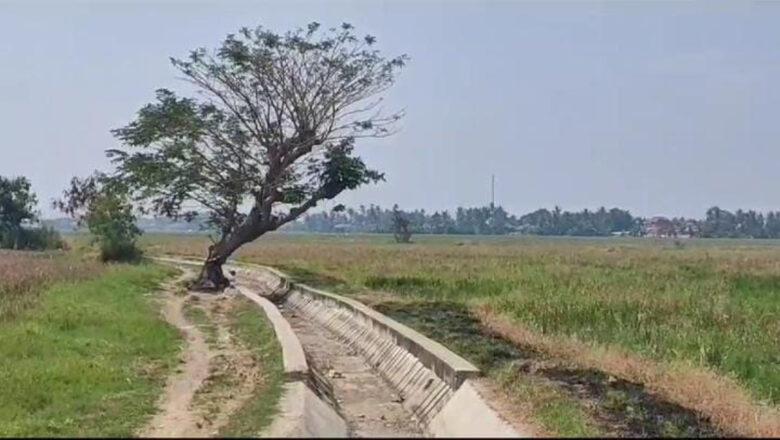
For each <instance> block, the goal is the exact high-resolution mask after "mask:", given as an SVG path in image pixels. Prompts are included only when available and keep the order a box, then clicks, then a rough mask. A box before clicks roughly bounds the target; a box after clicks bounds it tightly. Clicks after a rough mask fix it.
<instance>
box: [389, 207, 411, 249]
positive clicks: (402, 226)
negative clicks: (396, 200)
mask: <svg viewBox="0 0 780 440" xmlns="http://www.w3.org/2000/svg"><path fill="white" fill-rule="evenodd" d="M393 238H395V242H396V243H409V242H410V241H411V240H412V233H411V232H410V231H409V219H407V218H406V217H404V215H403V213H401V211H400V210H399V209H398V205H394V206H393Z"/></svg>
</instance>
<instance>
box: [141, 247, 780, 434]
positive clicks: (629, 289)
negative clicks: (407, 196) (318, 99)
mask: <svg viewBox="0 0 780 440" xmlns="http://www.w3.org/2000/svg"><path fill="white" fill-rule="evenodd" d="M144 240H145V243H146V245H147V247H148V250H149V251H150V252H152V253H176V254H180V255H189V256H195V257H202V256H203V255H204V253H205V249H206V246H207V245H208V239H207V238H206V237H205V236H170V235H149V236H147V237H146V238H145V239H144ZM414 241H415V243H413V244H409V245H399V244H395V243H393V242H392V238H391V237H389V236H381V235H371V236H369V235H365V236H361V235H356V236H339V235H320V236H306V235H293V234H274V235H268V236H266V237H263V238H261V239H259V240H258V241H256V242H255V243H252V244H250V245H248V246H245V248H243V249H241V250H240V251H239V252H238V254H237V255H236V258H238V259H241V260H243V261H248V262H254V263H260V264H266V265H271V266H275V267H277V268H279V269H281V270H283V271H286V272H287V273H289V274H290V275H293V276H294V277H296V278H298V279H299V280H300V281H303V282H306V283H309V284H314V285H317V286H319V287H323V288H328V289H331V290H334V291H338V292H340V293H344V294H348V295H353V296H357V297H359V298H360V299H363V300H365V301H369V302H371V301H373V302H374V303H376V304H381V303H382V302H394V303H398V302H401V303H402V304H405V305H406V307H409V308H414V307H417V306H419V305H422V304H428V303H452V304H463V305H466V306H467V307H468V308H469V309H471V310H476V311H479V314H480V316H482V317H483V318H484V319H488V318H485V317H491V316H492V317H495V318H496V319H493V318H489V321H490V322H487V321H486V322H485V324H486V326H487V327H490V326H491V324H492V322H494V321H496V320H502V322H503V321H505V322H508V323H509V325H510V326H512V327H513V328H512V330H517V331H518V332H521V333H522V332H525V333H523V334H530V335H533V337H528V338H526V340H530V339H534V338H537V339H538V338H547V340H550V338H552V340H555V341H559V342H560V343H561V344H564V342H565V343H575V344H577V345H579V346H581V347H587V349H588V350H590V351H591V352H596V351H597V350H612V351H615V352H618V353H621V354H624V355H625V356H628V357H629V358H630V360H631V361H632V362H633V360H637V362H640V361H641V362H645V361H648V362H650V364H651V365H659V366H660V367H659V368H660V370H661V371H666V370H668V369H670V368H683V367H684V368H691V369H693V370H695V371H701V372H703V373H702V374H710V373H712V375H711V376H713V377H714V379H713V380H714V381H721V380H722V382H723V383H724V384H726V385H724V387H725V388H723V387H721V388H723V389H728V390H730V389H731V388H733V387H731V385H732V384H736V386H737V387H738V388H739V389H740V390H744V392H745V395H746V396H747V397H746V399H747V400H749V401H750V402H751V403H750V404H751V405H755V406H756V407H762V408H765V409H766V408H769V412H768V413H765V415H766V414H768V416H766V417H768V418H769V419H771V420H769V421H768V422H767V423H769V424H770V425H772V426H775V427H776V426H780V425H778V420H776V419H775V417H776V416H777V412H776V410H777V408H778V405H780V243H778V242H775V241H771V240H764V241H762V240H681V241H674V240H653V239H623V238H611V239H560V238H531V237H469V236H415V237H414ZM496 322H497V321H496ZM556 338H557V339H556ZM521 342H522V341H521ZM553 345H554V344H553ZM564 345H565V344H564ZM537 348H538V347H537ZM605 359H606V357H605ZM599 362H601V361H599ZM605 362H606V361H605ZM628 362H629V361H628V360H627V361H626V363H627V364H628ZM599 367H600V368H603V369H608V368H611V367H610V365H607V364H604V363H602V364H601V365H599ZM621 368H623V367H615V368H613V369H614V370H615V371H618V372H619V371H620V369H621ZM664 369H666V370H664ZM643 374H644V373H643ZM644 376H645V379H644V380H648V381H650V380H651V379H648V378H649V377H650V376H651V375H649V373H648V374H644ZM679 377H686V376H684V375H682V376H679ZM707 377H710V376H707ZM634 379H637V378H634ZM637 380H638V379H637ZM651 385H652V384H651ZM668 385H669V384H663V383H659V384H656V388H658V389H662V390H663V389H666V388H669V386H668ZM678 385H679V388H681V389H679V390H678V391H676V392H675V391H674V390H672V391H669V390H666V391H665V392H667V394H669V395H671V396H672V397H675V395H676V398H679V399H680V400H685V399H686V397H685V396H684V394H685V393H687V392H689V391H690V389H689V388H690V386H684V385H685V384H684V383H680V384H678ZM718 386H720V385H718ZM718 386H714V387H715V388H714V389H717V390H720V388H718ZM729 387H731V388H729ZM729 392H730V391H729ZM714 393H715V394H719V395H724V396H725V395H727V394H728V395H729V396H732V397H733V393H732V394H729V393H726V392H721V391H714ZM694 394H695V393H694ZM730 399H731V398H730ZM716 400H717V399H716ZM731 400H733V399H731ZM713 405H714V404H713ZM713 405H711V407H712V408H710V409H711V410H712V411H714V412H717V411H731V409H728V408H727V409H723V408H721V407H720V406H718V405H714V406H713ZM733 405H737V406H738V405H739V404H737V403H734V404H733ZM733 405H732V406H733ZM721 406H723V405H721ZM718 408H720V409H718ZM714 416H715V417H716V418H717V417H718V414H714ZM729 417H731V416H729ZM735 417H736V418H744V417H743V416H742V415H740V416H733V417H732V419H733V418H735ZM727 419H728V417H727ZM729 420H730V419H729ZM743 422H744V423H751V422H745V421H744V420H743ZM734 423H737V422H734ZM772 429H774V428H772ZM740 432H745V431H744V430H743V431H740ZM764 432H766V431H764Z"/></svg>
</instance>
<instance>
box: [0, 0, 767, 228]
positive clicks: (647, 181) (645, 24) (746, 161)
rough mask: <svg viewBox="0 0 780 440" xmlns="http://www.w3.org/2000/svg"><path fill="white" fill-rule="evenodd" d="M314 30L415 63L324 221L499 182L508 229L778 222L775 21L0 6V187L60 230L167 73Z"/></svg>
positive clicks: (476, 197)
mask: <svg viewBox="0 0 780 440" xmlns="http://www.w3.org/2000/svg"><path fill="white" fill-rule="evenodd" d="M311 21H317V22H320V23H322V24H323V25H325V26H326V27H330V26H336V25H339V24H341V23H342V22H349V23H351V24H353V25H354V26H355V27H356V30H357V32H358V33H361V34H362V33H367V34H372V35H375V36H376V37H377V39H378V42H377V46H376V47H378V48H379V49H380V50H381V51H382V52H383V53H384V54H386V55H388V56H394V55H399V54H407V55H408V56H409V57H410V58H411V60H410V62H409V64H408V65H407V67H406V68H405V69H404V70H403V71H402V72H401V74H400V76H399V78H398V81H397V83H396V84H395V85H394V86H393V88H391V89H390V90H389V91H388V92H387V94H386V108H387V109H388V110H397V109H403V110H404V111H405V117H404V119H403V120H402V122H401V125H400V131H399V132H398V133H397V134H396V135H394V136H392V137H389V138H385V139H381V140H369V141H366V142H364V143H362V144H358V145H359V146H358V151H359V153H360V155H361V156H362V157H363V158H364V159H365V160H366V162H367V163H368V164H369V165H370V166H371V167H373V168H376V169H379V170H381V171H384V172H385V173H386V182H383V183H380V184H377V185H372V186H368V187H363V188H361V189H358V190H356V191H353V192H350V193H344V194H342V195H341V196H339V198H337V199H336V200H335V201H332V202H329V203H328V204H327V205H325V207H326V208H329V207H332V205H335V204H336V203H344V204H346V205H347V206H357V205H359V204H366V205H368V204H370V203H374V204H379V205H382V206H387V207H390V206H392V204H394V203H398V204H399V205H400V206H401V207H402V208H405V209H415V208H425V209H426V210H428V211H433V210H441V209H450V210H452V209H454V208H455V207H457V206H482V205H485V204H486V203H489V201H490V176H491V174H494V175H495V182H496V184H495V188H496V189H495V198H496V203H498V204H501V205H503V206H504V207H505V208H506V209H507V210H509V211H510V212H512V213H516V214H522V213H525V212H528V211H531V210H535V209H537V208H540V207H547V208H552V207H553V206H555V205H558V206H561V207H562V208H563V209H568V210H580V209H583V208H598V207H599V206H602V205H604V206H607V207H612V206H618V207H622V208H625V209H629V210H630V211H631V212H632V213H633V214H635V215H642V216H653V215H667V216H678V215H684V216H694V217H702V216H703V215H704V212H705V210H706V209H707V208H708V207H710V206H713V205H718V206H721V207H722V208H726V209H736V208H750V209H757V210H762V211H766V210H780V173H778V168H779V167H780V145H779V144H778V141H779V140H780V112H778V105H779V104H780V49H778V48H780V26H778V23H780V2H774V3H771V2H748V1H733V2H717V1H702V2H690V1H686V2H672V1H657V2H650V1H647V2H640V1H624V2H595V1H569V2H523V1H479V2H477V1H473V2H467V1H432V0H430V1H418V2H413V1H370V0H361V1H357V0H355V1H343V0H342V1H327V2H326V1H323V0H317V1H315V0H310V1H300V0H288V1H283V2H270V1H268V2H266V1H251V2H250V1H243V2H238V1H234V2H231V1H219V2H218V1H174V0H168V1H157V2H151V1H137V2H128V1H124V2H120V1H108V0H107V1H101V2H97V1H91V2H89V1H67V0H63V1H58V2H41V1H30V0H28V1H9V0H0V134H1V135H2V138H0V175H3V176H14V175H25V176H28V177H29V178H30V179H31V181H32V183H33V188H34V190H35V191H36V192H37V194H38V198H39V200H40V209H41V211H42V212H43V214H44V216H53V215H57V214H56V212H55V211H53V210H52V209H51V208H50V201H51V199H52V198H54V197H57V196H59V194H60V193H61V191H62V190H63V189H64V188H65V186H66V185H67V183H68V182H69V180H70V178H71V177H72V176H76V175H78V176H84V175H87V174H89V173H91V172H92V171H93V170H95V169H101V170H107V169H109V163H108V161H107V159H106V158H105V155H104V151H105V150H106V149H108V148H114V147H116V146H117V145H118V143H117V141H116V140H115V139H114V138H113V137H112V135H111V134H110V132H109V130H111V129H112V128H117V127H121V126H123V125H126V124H127V123H129V122H130V121H131V120H132V119H133V117H134V115H135V113H136V111H137V110H138V109H139V108H140V107H141V106H143V105H144V104H146V103H148V102H151V101H152V100H153V99H154V91H155V90H156V89H158V88H162V87H165V88H170V89H173V90H179V91H185V92H186V90H187V87H186V86H185V84H184V82H183V81H182V80H181V79H179V78H178V77H177V72H176V71H175V69H174V68H173V67H172V66H171V65H170V63H169V61H168V60H169V57H171V56H173V57H184V56H186V55H187V54H188V52H189V51H190V50H191V49H194V48H196V47H208V48H211V47H215V46H216V45H217V44H218V43H219V42H221V41H222V39H223V38H224V37H225V36H226V35H227V34H228V33H231V32H235V31H236V30H238V29H239V28H240V27H243V26H249V27H254V26H256V25H262V26H264V27H267V28H270V29H273V30H276V31H286V30H288V29H293V28H295V27H304V26H305V25H306V24H307V23H309V22H311ZM320 206H322V205H320Z"/></svg>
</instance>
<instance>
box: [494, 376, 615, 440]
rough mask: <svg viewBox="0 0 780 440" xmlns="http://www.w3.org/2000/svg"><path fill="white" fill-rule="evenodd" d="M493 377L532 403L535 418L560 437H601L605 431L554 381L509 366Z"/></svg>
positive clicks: (517, 397)
mask: <svg viewBox="0 0 780 440" xmlns="http://www.w3.org/2000/svg"><path fill="white" fill-rule="evenodd" d="M490 377H492V378H493V379H495V380H496V382H497V383H498V384H499V385H500V386H501V387H502V388H503V389H504V391H506V392H507V393H508V394H509V395H510V396H512V398H514V399H517V400H518V401H519V402H522V404H523V405H525V406H527V407H529V409H530V411H531V413H532V414H533V416H534V420H535V421H536V422H537V423H539V424H541V425H542V427H543V428H545V429H546V430H547V431H548V432H552V433H555V435H556V436H558V437H598V436H603V435H604V433H603V432H602V431H600V430H599V428H598V427H596V426H594V425H593V424H592V423H591V422H590V418H589V416H588V414H587V412H586V411H585V410H584V409H583V408H582V406H581V405H580V404H579V403H578V402H577V401H576V400H573V399H572V398H571V397H570V396H569V395H567V394H566V393H565V392H564V391H563V390H561V389H560V388H559V387H557V386H555V385H554V384H552V383H550V382H548V381H544V380H541V379H540V378H538V377H534V376H526V375H522V374H515V372H514V371H513V370H512V368H511V367H509V366H506V367H502V368H498V369H495V370H493V371H492V372H491V373H490Z"/></svg>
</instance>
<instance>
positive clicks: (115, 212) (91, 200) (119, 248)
mask: <svg viewBox="0 0 780 440" xmlns="http://www.w3.org/2000/svg"><path fill="white" fill-rule="evenodd" d="M128 198H129V189H128V187H127V186H125V185H124V184H123V182H122V181H120V180H118V179H115V178H112V177H110V176H107V175H106V174H103V173H95V174H93V175H92V176H89V177H87V178H84V179H79V178H77V177H74V178H73V179H72V180H71V182H70V188H68V189H66V190H65V191H64V192H63V199H62V200H57V201H55V202H54V207H55V208H58V209H60V210H62V211H63V212H65V213H67V214H68V215H70V216H71V217H73V218H75V219H77V220H78V223H79V225H86V226H87V228H88V229H89V232H90V233H91V234H92V237H93V242H96V243H97V244H98V245H99V247H100V259H101V260H102V261H132V260H136V259H138V258H139V257H140V256H141V252H140V250H139V249H138V248H137V247H136V243H135V241H136V238H137V237H138V236H139V235H141V230H140V229H138V227H137V226H136V224H135V222H136V216H135V214H134V213H133V207H132V205H131V204H130V202H129V200H128Z"/></svg>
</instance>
